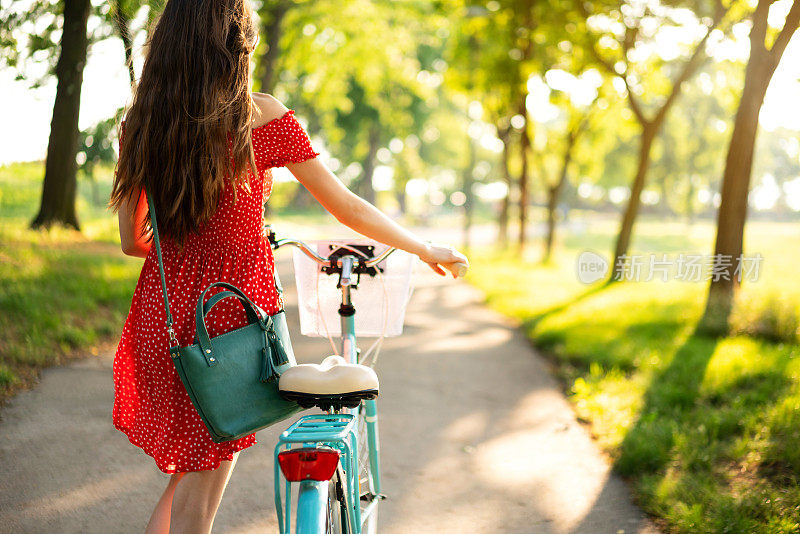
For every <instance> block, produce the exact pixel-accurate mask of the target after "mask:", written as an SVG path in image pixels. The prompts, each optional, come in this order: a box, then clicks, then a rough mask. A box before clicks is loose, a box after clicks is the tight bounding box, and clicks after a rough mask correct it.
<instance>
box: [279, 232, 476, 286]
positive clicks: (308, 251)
mask: <svg viewBox="0 0 800 534" xmlns="http://www.w3.org/2000/svg"><path fill="white" fill-rule="evenodd" d="M264 227H265V228H267V229H268V231H269V232H270V233H272V235H273V236H274V232H273V231H272V228H271V226H270V225H268V224H267V225H264ZM270 245H271V246H272V248H273V249H278V248H280V247H282V246H283V245H292V246H295V247H297V248H299V249H300V250H301V251H303V253H304V254H305V255H306V256H308V257H309V258H311V259H313V260H315V261H316V262H317V263H319V264H320V265H329V264H330V260H329V259H328V258H324V257H322V256H320V255H319V254H317V253H316V252H314V250H313V249H312V248H311V247H309V246H308V245H307V244H306V243H305V242H304V241H301V240H299V239H292V238H288V237H287V238H284V239H275V240H274V241H273V240H270ZM395 250H397V247H389V248H387V249H386V250H384V251H383V252H382V253H380V254H379V255H378V256H376V257H375V258H372V259H368V260H366V261H365V260H362V259H359V258H356V262H359V263H363V264H364V265H365V266H366V267H367V268H370V267H372V266H374V265H376V264H378V263H380V262H382V261H383V260H385V259H386V258H387V257H389V255H390V254H391V253H392V252H394V251H395ZM337 263H338V262H337ZM454 265H456V266H458V276H462V277H463V276H464V275H465V274H467V265H466V264H465V263H463V262H460V261H459V262H456V263H455V264H454Z"/></svg>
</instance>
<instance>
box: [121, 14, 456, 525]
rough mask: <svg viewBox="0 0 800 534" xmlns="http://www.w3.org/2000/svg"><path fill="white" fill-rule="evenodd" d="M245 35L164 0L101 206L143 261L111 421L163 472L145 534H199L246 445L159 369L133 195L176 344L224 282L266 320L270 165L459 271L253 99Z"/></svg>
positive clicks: (451, 254) (218, 311) (241, 22)
mask: <svg viewBox="0 0 800 534" xmlns="http://www.w3.org/2000/svg"><path fill="white" fill-rule="evenodd" d="M257 39H258V35H257V29H256V26H255V24H254V21H253V18H252V9H251V7H250V5H249V0H215V1H208V0H206V1H202V0H195V1H191V0H169V1H168V2H167V4H166V6H165V8H164V12H163V14H162V15H161V17H160V18H159V20H158V22H157V24H156V26H155V28H154V30H153V32H152V35H151V37H150V41H149V43H148V45H147V57H146V60H145V64H144V68H143V71H142V76H141V80H140V83H139V86H138V88H137V89H136V94H135V96H134V99H133V103H132V105H131V107H130V109H129V110H128V112H127V114H126V119H125V121H123V124H122V130H121V133H120V154H119V161H118V163H117V169H116V177H115V181H114V186H113V189H112V192H111V199H110V202H109V205H110V206H111V207H112V208H113V209H114V210H115V211H118V212H119V230H120V239H121V242H122V250H123V251H124V252H125V254H128V255H132V256H139V257H143V258H146V259H145V262H144V265H143V266H142V272H141V274H140V277H139V280H138V282H137V285H136V289H135V290H134V294H133V298H132V302H131V309H130V312H129V314H128V317H127V320H126V322H125V325H124V328H123V332H122V336H121V339H120V342H119V346H118V348H117V351H116V354H115V358H114V408H113V423H114V426H115V427H116V428H117V429H119V430H120V431H122V432H124V433H125V434H126V435H127V436H128V438H129V440H130V441H131V443H133V444H134V445H136V446H138V447H140V448H141V449H142V450H143V451H144V452H145V453H146V454H148V455H150V456H152V457H153V458H154V460H155V462H156V465H157V467H158V468H159V469H160V470H161V471H162V472H164V473H169V474H171V478H170V480H169V483H168V484H167V487H166V489H165V491H164V493H163V495H162V496H161V498H160V500H159V501H158V503H157V504H156V506H155V509H154V511H153V513H152V516H151V517H150V521H149V523H148V525H147V530H146V532H147V533H161V532H191V533H201V532H210V530H211V525H212V523H213V521H214V516H215V515H216V512H217V508H218V506H219V503H220V500H221V498H222V493H223V491H224V490H225V487H226V485H227V483H228V480H229V478H230V475H231V472H232V470H233V467H234V464H235V463H236V459H237V457H238V453H239V451H241V450H242V449H245V448H247V447H250V446H251V445H254V444H255V443H256V440H255V434H251V435H249V436H246V437H243V438H241V439H239V440H235V441H231V442H226V443H220V444H216V443H214V442H213V441H212V440H211V438H210V436H209V434H208V431H207V430H206V428H205V426H204V425H203V424H202V421H201V420H200V418H199V415H198V414H197V412H196V411H195V410H194V408H193V406H192V404H191V401H190V399H189V396H188V395H187V394H186V390H185V389H184V387H183V384H182V383H181V381H180V378H179V377H178V375H177V373H176V371H175V369H174V367H173V364H172V362H171V361H170V358H169V356H168V350H167V347H168V339H167V333H166V326H165V311H164V308H163V300H162V294H161V291H162V290H161V285H160V275H159V271H158V263H157V259H156V254H155V250H154V248H151V246H150V245H151V240H150V236H149V234H147V232H146V229H147V226H148V223H149V214H148V205H147V200H146V196H145V194H144V186H145V185H147V187H149V188H150V190H151V191H152V193H153V201H154V206H155V207H154V209H155V211H156V216H157V220H158V225H159V233H160V235H161V243H162V256H163V262H164V270H165V277H166V279H167V284H168V296H169V300H170V304H171V306H170V308H171V312H172V315H173V320H174V328H175V332H176V335H177V338H178V342H179V344H181V345H188V344H191V343H192V342H193V338H194V316H193V311H194V306H195V305H196V302H197V299H198V298H199V295H200V293H201V291H202V290H203V289H205V287H207V286H208V285H209V284H210V283H212V282H216V281H219V280H224V281H227V282H230V283H233V284H234V285H236V286H238V287H239V288H241V289H242V290H243V291H245V292H246V293H247V294H248V295H249V296H250V297H251V299H252V300H253V301H254V302H255V303H256V304H257V305H259V306H260V307H261V308H262V309H264V311H266V312H267V313H269V314H274V313H277V311H278V310H279V309H280V308H281V303H280V302H279V296H278V294H277V292H276V290H275V287H274V285H273V284H272V280H273V276H272V274H273V270H274V259H273V256H272V249H271V248H270V247H269V245H268V244H267V243H266V240H265V237H264V235H263V232H262V227H263V208H264V203H265V202H266V200H267V199H268V197H269V195H270V192H271V190H272V174H271V171H270V169H271V168H272V167H280V166H286V167H287V168H288V169H289V170H290V171H291V172H292V173H293V174H294V176H296V177H297V179H298V180H299V181H300V183H301V184H302V185H303V186H304V187H306V189H308V190H309V191H310V192H311V194H312V195H313V196H314V198H316V199H317V200H318V201H319V202H320V204H322V206H323V207H324V208H325V209H326V210H328V211H329V212H330V213H331V214H333V215H334V216H335V217H336V218H337V220H338V221H340V222H341V223H342V224H345V225H347V226H349V227H350V228H352V229H354V230H355V231H357V232H359V233H361V234H363V235H365V236H367V237H370V238H372V239H375V240H377V241H380V242H382V243H386V244H388V245H391V246H395V247H397V248H401V249H404V250H406V251H409V252H411V253H414V254H417V255H418V256H419V257H420V258H421V259H422V260H423V261H425V262H426V263H427V264H428V265H429V266H430V267H431V268H432V269H433V270H434V271H435V272H436V273H438V274H440V275H442V276H445V275H446V271H445V269H448V270H450V271H451V273H452V274H453V277H456V276H457V274H456V272H457V266H456V265H455V263H457V262H462V263H465V264H467V263H468V262H467V259H466V257H465V256H464V255H463V254H460V253H458V252H456V251H454V250H453V249H452V248H451V247H446V246H438V245H434V244H432V243H428V242H423V241H422V240H420V239H419V238H418V237H416V236H414V235H413V234H411V233H410V232H408V231H407V230H405V229H403V228H402V227H400V226H399V225H397V224H396V223H395V222H393V221H392V220H391V219H390V218H388V217H387V216H386V215H384V214H383V213H382V212H381V211H379V210H378V209H377V208H375V207H374V206H372V205H371V204H370V203H368V202H366V201H365V200H363V199H361V198H360V197H358V196H357V195H355V194H353V193H351V192H350V191H349V190H348V189H347V188H346V187H345V186H344V185H343V184H342V183H341V182H340V181H339V179H338V178H337V177H336V176H335V175H334V174H332V173H331V171H330V170H329V169H328V168H327V167H326V166H325V164H324V163H323V162H321V161H320V160H319V159H318V158H317V157H316V156H318V155H319V153H317V152H315V151H314V150H313V147H312V146H311V143H310V141H309V139H308V136H307V135H306V133H305V131H304V130H303V129H302V127H301V126H300V124H299V123H298V122H297V120H296V119H295V118H294V116H293V114H294V110H290V109H288V108H287V107H286V106H284V105H283V104H282V103H281V102H279V101H278V100H276V99H275V98H273V97H272V96H270V95H264V94H259V93H252V94H251V92H250V90H249V85H250V75H251V72H250V65H251V55H252V53H253V50H254V49H255V45H256V42H257ZM209 296H210V295H209ZM246 323H247V318H246V316H245V313H244V310H243V308H242V306H241V304H240V303H239V302H238V301H235V300H234V299H227V300H224V301H221V302H220V303H219V304H218V305H217V306H216V307H215V308H214V311H213V312H212V314H211V315H210V316H209V319H207V326H208V330H209V334H210V335H211V336H212V337H213V336H216V335H219V334H221V333H224V332H227V331H229V330H232V329H234V328H239V327H241V326H244V325H245V324H246Z"/></svg>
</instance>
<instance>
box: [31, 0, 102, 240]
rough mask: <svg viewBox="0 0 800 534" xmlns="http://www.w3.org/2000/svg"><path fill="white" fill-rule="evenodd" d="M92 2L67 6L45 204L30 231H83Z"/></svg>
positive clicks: (83, 0)
mask: <svg viewBox="0 0 800 534" xmlns="http://www.w3.org/2000/svg"><path fill="white" fill-rule="evenodd" d="M90 7H91V2H90V1H89V0H73V1H70V2H65V3H64V29H63V33H62V35H61V52H60V54H59V57H58V63H57V64H56V77H57V78H58V84H57V87H56V100H55V103H54V105H53V119H52V121H51V122H50V140H49V142H48V144H47V161H46V163H45V171H44V185H43V187H42V204H41V207H40V208H39V213H38V214H37V215H36V217H35V218H34V219H33V221H32V222H31V228H49V227H50V226H51V225H52V224H53V223H59V224H63V225H64V226H71V227H73V228H75V229H76V230H80V225H79V224H78V218H77V216H76V214H75V195H76V192H77V176H76V173H77V170H78V169H77V163H76V162H75V156H76V154H77V151H78V133H79V131H78V116H79V113H80V103H81V85H82V84H83V67H84V66H85V65H86V47H87V44H88V38H87V35H86V23H87V20H88V18H89V9H90Z"/></svg>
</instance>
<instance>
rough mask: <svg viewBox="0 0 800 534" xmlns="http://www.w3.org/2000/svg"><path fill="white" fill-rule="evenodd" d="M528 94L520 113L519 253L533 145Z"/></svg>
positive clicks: (521, 252) (523, 233)
mask: <svg viewBox="0 0 800 534" xmlns="http://www.w3.org/2000/svg"><path fill="white" fill-rule="evenodd" d="M526 96H527V95H525V96H523V97H522V104H521V105H520V110H519V113H520V115H522V116H523V117H524V118H525V121H524V124H523V126H522V130H521V138H520V157H521V158H522V171H521V172H520V175H519V254H520V256H521V255H522V254H523V252H524V249H525V225H526V223H527V218H528V152H529V150H530V146H531V137H530V135H529V134H528V110H527V109H526V107H525V99H526Z"/></svg>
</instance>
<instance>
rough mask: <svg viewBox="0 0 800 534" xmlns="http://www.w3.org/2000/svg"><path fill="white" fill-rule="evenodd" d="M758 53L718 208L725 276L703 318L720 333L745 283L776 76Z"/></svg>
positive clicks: (714, 286)
mask: <svg viewBox="0 0 800 534" xmlns="http://www.w3.org/2000/svg"><path fill="white" fill-rule="evenodd" d="M758 56H759V54H757V53H754V54H753V55H751V58H750V61H749V62H748V65H747V72H746V75H745V82H744V89H743V90H742V98H741V101H740V102H739V109H738V111H737V112H736V119H735V122H734V125H733V134H732V135H731V142H730V145H729V147H728V155H727V158H726V160H725V171H724V173H723V176H722V199H721V202H720V206H719V211H718V212H717V238H716V243H715V245H714V255H715V263H717V265H715V270H716V272H718V273H720V276H719V279H718V280H712V281H711V284H710V286H709V291H708V300H707V301H706V309H705V313H704V314H703V319H702V321H701V328H702V329H703V330H704V331H706V332H709V333H715V334H725V333H727V331H728V317H729V316H730V312H731V310H732V308H733V299H734V295H735V291H736V289H737V288H738V286H739V281H738V280H737V276H736V275H735V273H734V270H735V268H736V265H737V264H738V261H739V258H740V256H741V254H742V250H743V236H744V225H745V220H746V218H747V196H748V193H749V191H750V176H751V172H752V168H753V152H754V149H755V142H756V133H757V132H758V116H759V113H760V111H761V105H762V104H763V102H764V96H765V94H766V91H767V87H768V86H769V82H770V80H771V78H772V70H769V61H768V60H767V61H765V60H764V59H765V58H759V57H758ZM765 71H767V72H765ZM718 255H721V256H718ZM717 258H725V259H726V260H728V259H729V258H730V261H729V262H728V261H725V262H717V260H716V259H717ZM728 263H730V264H731V265H728Z"/></svg>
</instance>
